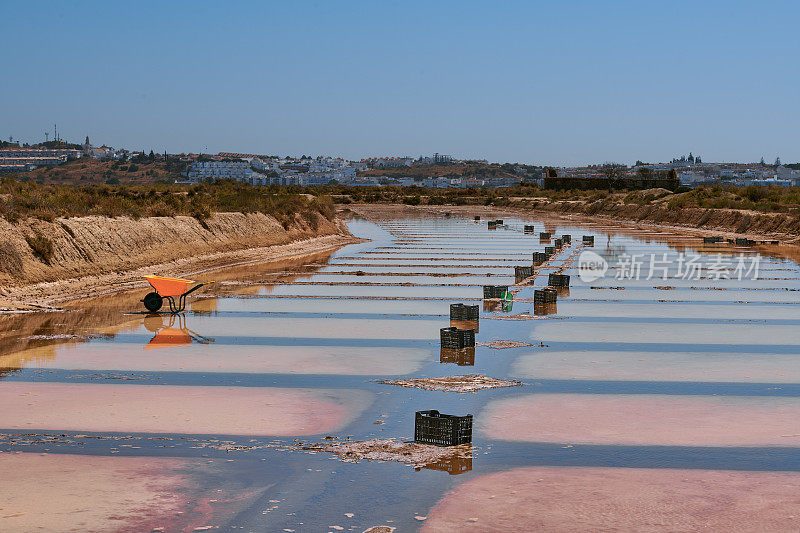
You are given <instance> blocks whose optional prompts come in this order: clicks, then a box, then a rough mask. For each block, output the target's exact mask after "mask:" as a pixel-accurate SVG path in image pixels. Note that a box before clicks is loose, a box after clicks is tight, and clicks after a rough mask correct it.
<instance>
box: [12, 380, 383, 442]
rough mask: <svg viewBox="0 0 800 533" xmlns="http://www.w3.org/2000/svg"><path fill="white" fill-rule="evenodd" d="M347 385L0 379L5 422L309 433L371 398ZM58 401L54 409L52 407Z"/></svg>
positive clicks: (342, 420) (336, 425)
mask: <svg viewBox="0 0 800 533" xmlns="http://www.w3.org/2000/svg"><path fill="white" fill-rule="evenodd" d="M371 401H372V395H371V394H370V393H367V392H363V391H354V390H344V389H335V390H326V389H315V390H310V389H281V388H276V387H270V388H262V387H203V386H196V387H195V386H192V387H186V386H172V385H116V384H115V385H106V384H82V383H81V384H75V383H4V384H3V387H2V388H1V389H0V402H2V404H3V405H4V410H3V412H2V413H0V427H2V428H6V429H18V430H31V429H44V430H63V431H95V432H108V431H114V432H117V431H118V432H127V433H170V434H173V433H187V434H209V435H279V436H293V435H314V434H318V433H325V432H330V431H335V430H337V429H340V428H341V427H343V426H345V425H347V424H348V423H349V422H350V421H352V420H353V419H354V418H356V417H357V416H358V415H359V414H360V413H361V411H362V410H363V409H364V408H365V407H366V406H367V405H369V404H370V403H371ZM56 405H57V406H58V409H57V410H56V409H54V408H53V406H56Z"/></svg>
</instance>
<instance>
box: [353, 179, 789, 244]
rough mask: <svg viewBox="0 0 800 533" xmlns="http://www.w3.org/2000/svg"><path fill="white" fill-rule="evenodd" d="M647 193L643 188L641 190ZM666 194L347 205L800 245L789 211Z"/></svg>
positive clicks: (374, 215) (373, 214)
mask: <svg viewBox="0 0 800 533" xmlns="http://www.w3.org/2000/svg"><path fill="white" fill-rule="evenodd" d="M642 192H645V193H646V192H647V191H642ZM668 199H669V197H664V198H663V199H659V200H658V201H657V202H651V203H648V204H644V205H639V204H631V203H621V202H610V201H603V200H599V201H596V202H588V201H579V200H575V201H549V200H548V199H546V198H514V199H512V201H511V202H510V203H509V204H508V205H504V206H484V205H461V206H456V205H436V206H432V205H425V206H408V205H402V204H360V203H359V204H350V205H348V206H347V208H348V209H349V210H350V211H353V212H356V213H358V214H359V215H360V216H364V217H366V218H369V219H385V218H393V217H401V218H405V217H419V216H428V217H431V216H432V217H441V216H443V215H445V214H446V213H452V214H453V215H455V216H468V217H471V216H472V215H480V216H482V217H490V218H491V217H502V216H526V215H527V216H530V215H531V214H536V215H538V216H547V217H552V218H555V219H558V218H562V217H565V216H566V217H569V218H570V219H577V220H580V219H585V220H587V221H593V222H597V221H605V222H609V223H621V224H623V225H627V224H629V223H634V224H641V225H644V226H657V227H660V228H663V229H669V230H675V231H679V232H686V233H691V234H694V235H713V234H723V235H726V236H729V237H733V236H738V237H747V238H750V239H754V240H771V239H778V240H780V241H781V242H782V243H785V244H800V219H799V218H796V217H794V216H792V215H791V214H788V213H759V212H756V211H743V210H736V209H704V208H700V207H680V208H671V207H669V206H668V205H667V200H668Z"/></svg>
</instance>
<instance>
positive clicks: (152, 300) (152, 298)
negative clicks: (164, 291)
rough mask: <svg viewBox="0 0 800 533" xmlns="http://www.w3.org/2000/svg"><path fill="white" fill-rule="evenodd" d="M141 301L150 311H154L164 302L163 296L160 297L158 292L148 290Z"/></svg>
mask: <svg viewBox="0 0 800 533" xmlns="http://www.w3.org/2000/svg"><path fill="white" fill-rule="evenodd" d="M142 303H143V304H144V306H145V307H146V308H147V310H148V311H150V312H151V313H155V312H156V311H158V310H159V309H161V306H162V305H163V304H164V298H162V297H161V295H160V294H158V293H157V292H149V293H147V295H146V296H145V297H144V298H143V299H142Z"/></svg>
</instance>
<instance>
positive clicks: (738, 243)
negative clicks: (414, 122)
mask: <svg viewBox="0 0 800 533" xmlns="http://www.w3.org/2000/svg"><path fill="white" fill-rule="evenodd" d="M734 243H735V244H736V246H752V245H754V244H755V243H756V241H752V240H750V239H745V238H744V237H737V238H736V240H735V241H734Z"/></svg>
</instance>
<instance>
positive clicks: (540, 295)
mask: <svg viewBox="0 0 800 533" xmlns="http://www.w3.org/2000/svg"><path fill="white" fill-rule="evenodd" d="M556 300H558V292H557V291H556V290H555V289H551V288H550V287H547V288H544V289H537V290H535V291H533V303H537V304H552V303H555V302H556Z"/></svg>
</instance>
